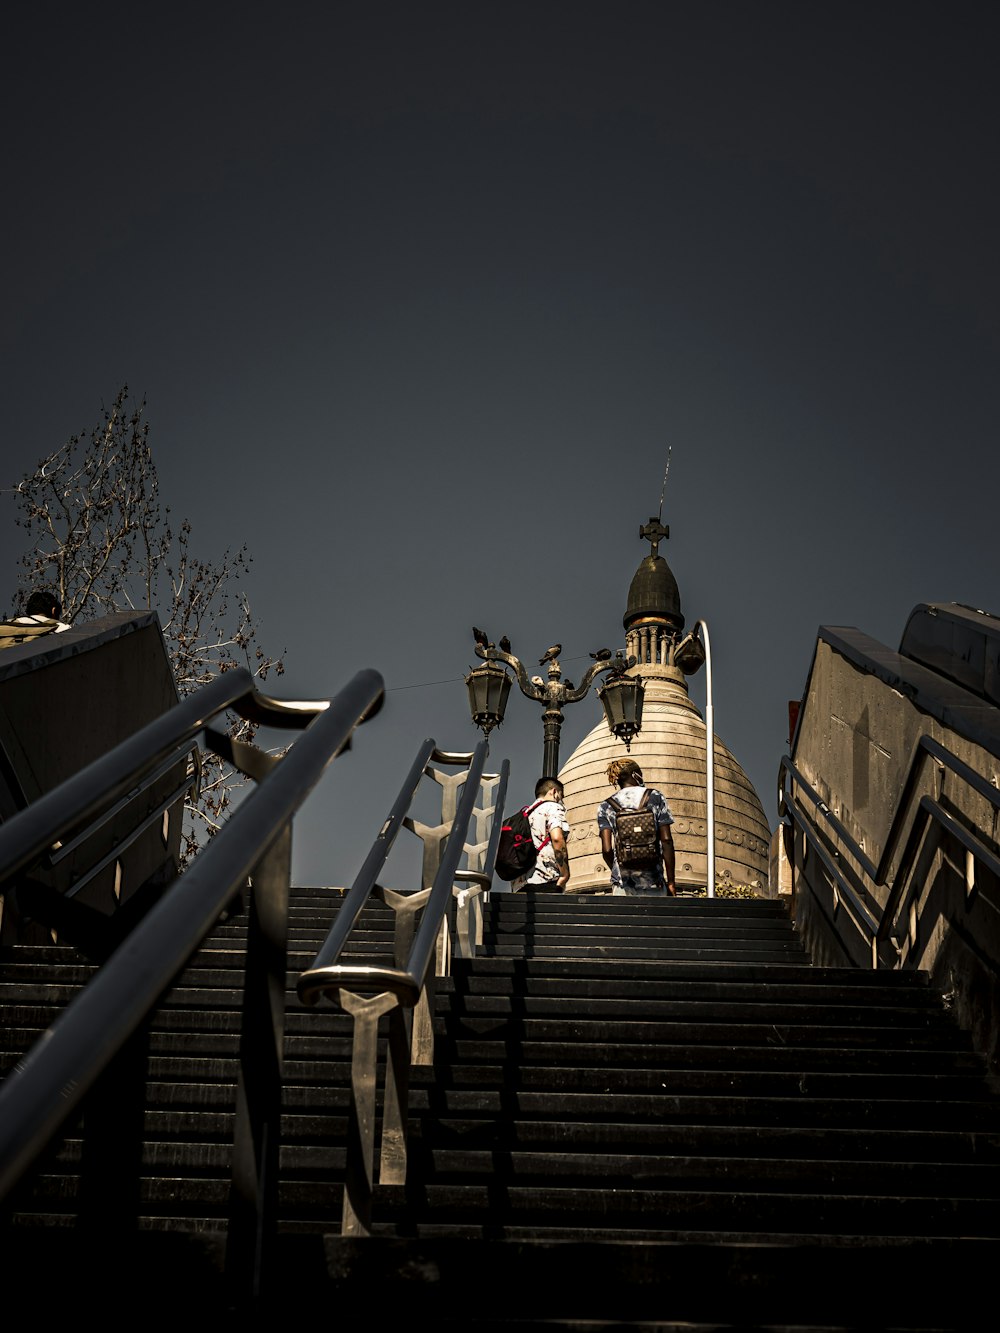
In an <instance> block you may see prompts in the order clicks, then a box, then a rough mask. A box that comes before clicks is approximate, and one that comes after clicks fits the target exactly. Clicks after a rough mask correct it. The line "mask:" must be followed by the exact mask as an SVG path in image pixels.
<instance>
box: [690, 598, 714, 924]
mask: <svg viewBox="0 0 1000 1333" xmlns="http://www.w3.org/2000/svg"><path fill="white" fill-rule="evenodd" d="M695 629H696V630H701V635H702V638H703V640H704V642H705V797H706V803H707V807H708V856H707V863H708V865H707V874H706V877H707V880H708V884H707V888H708V896H709V897H710V898H714V897H715V710H714V708H713V705H712V647H711V644H710V642H709V638H708V626H707V625H706V624H705V622H704V620H699V621H698V623H697V624H696V625H695Z"/></svg>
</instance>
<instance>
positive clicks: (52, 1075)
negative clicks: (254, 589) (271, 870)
mask: <svg viewBox="0 0 1000 1333" xmlns="http://www.w3.org/2000/svg"><path fill="white" fill-rule="evenodd" d="M234 678H235V679H234ZM251 694H253V695H255V696H256V698H255V700H254V707H259V709H260V715H266V716H267V717H268V718H269V719H271V723H270V724H271V725H274V724H275V720H276V719H277V717H279V716H281V717H283V718H284V719H285V725H288V726H295V727H299V726H306V730H305V732H304V734H303V736H302V737H301V739H300V740H299V741H297V742H296V744H295V745H294V746H292V747H291V748H290V750H289V751H288V752H287V753H286V755H285V756H284V757H283V758H282V759H281V760H279V761H278V762H277V763H275V765H274V767H273V768H272V770H271V772H270V773H269V774H268V777H267V780H266V782H265V783H263V784H262V785H261V786H259V787H257V788H255V789H254V790H253V791H251V792H250V793H249V795H248V796H247V797H246V799H245V800H244V801H242V802H241V803H240V805H239V806H238V807H237V808H236V810H235V811H234V812H233V814H232V816H231V817H230V818H229V819H228V820H227V821H226V824H225V825H224V827H223V829H222V830H221V832H220V833H219V834H218V835H217V836H216V837H215V838H213V839H212V841H211V842H210V843H209V844H208V846H207V847H205V848H204V850H203V851H202V852H200V853H199V854H198V856H197V857H196V858H195V860H194V863H193V864H192V866H191V867H190V869H188V870H187V871H186V872H185V873H184V874H183V875H181V876H179V878H178V879H177V880H176V881H175V882H174V884H173V885H172V886H171V888H170V890H169V891H168V892H167V893H166V894H165V895H164V897H163V898H162V899H161V900H160V901H159V902H158V903H157V904H156V906H155V907H153V908H152V909H151V911H150V912H149V913H148V914H147V915H146V916H145V917H144V918H143V920H142V921H141V922H140V924H139V925H138V926H137V927H136V928H135V930H133V931H132V933H131V934H130V935H129V936H128V937H127V938H126V940H125V941H124V943H123V944H122V945H120V947H119V948H118V949H117V950H116V952H115V953H113V954H112V956H111V958H110V959H109V960H108V962H107V963H106V964H105V965H104V966H103V967H102V968H101V970H100V971H99V972H98V973H97V974H96V975H95V976H94V978H93V979H92V980H91V981H90V983H89V984H88V985H87V986H86V987H85V989H84V990H83V991H81V993H80V994H79V995H78V997H77V998H76V999H75V1000H74V1001H73V1003H72V1004H71V1005H70V1006H69V1007H68V1008H67V1009H66V1010H64V1011H63V1013H62V1014H61V1015H60V1016H59V1017H58V1018H57V1019H56V1020H55V1022H54V1023H53V1025H52V1027H51V1028H50V1029H49V1031H48V1032H47V1034H46V1037H45V1040H44V1041H43V1042H41V1043H39V1044H38V1045H37V1046H36V1047H34V1048H33V1049H32V1051H30V1052H29V1053H28V1055H27V1056H26V1057H25V1059H24V1060H23V1061H22V1062H21V1063H20V1064H19V1065H18V1066H17V1067H16V1069H15V1070H14V1072H13V1073H12V1074H11V1075H10V1076H9V1077H8V1078H7V1080H6V1081H5V1082H4V1084H3V1086H2V1087H0V1195H2V1194H3V1193H5V1192H6V1191H7V1190H8V1189H9V1188H10V1187H11V1186H12V1185H13V1184H14V1183H15V1182H16V1181H17V1180H18V1179H19V1178H20V1176H21V1175H22V1174H23V1173H24V1171H25V1170H27V1168H28V1166H30V1165H31V1162H32V1161H33V1160H34V1158H35V1157H36V1156H37V1154H38V1153H39V1152H40V1151H41V1150H42V1149H43V1148H44V1146H45V1144H46V1143H47V1142H48V1141H49V1139H50V1138H51V1137H52V1136H53V1135H54V1134H55V1133H56V1132H57V1131H58V1129H59V1128H60V1127H61V1125H62V1123H63V1122H64V1121H65V1119H66V1117H67V1116H68V1115H69V1114H70V1112H71V1111H73V1110H74V1109H75V1108H76V1107H77V1106H78V1105H79V1103H80V1101H81V1099H82V1098H83V1096H84V1094H85V1093H86V1092H87V1091H88V1090H89V1089H90V1088H91V1087H92V1086H93V1084H94V1083H95V1081H96V1080H97V1078H98V1077H99V1076H100V1074H101V1073H102V1072H103V1071H104V1070H105V1069H106V1068H107V1067H108V1065H109V1064H110V1062H111V1061H112V1059H113V1058H114V1057H115V1055H116V1054H117V1053H118V1052H119V1051H120V1050H121V1049H122V1048H123V1046H124V1044H125V1042H126V1041H127V1040H128V1038H129V1037H130V1036H131V1035H132V1034H133V1033H134V1032H135V1031H136V1030H137V1029H138V1027H139V1025H140V1024H141V1023H142V1021H143V1020H144V1019H145V1017H146V1015H147V1014H148V1013H149V1012H150V1010H152V1009H153V1007H154V1006H155V1005H156V1003H157V1002H158V1001H159V999H160V998H161V996H162V995H163V993H164V991H166V989H167V988H168V987H169V986H170V984H171V983H172V982H173V980H174V978H175V977H176V976H177V974H178V973H179V972H180V970H181V969H182V968H183V967H184V966H185V964H186V963H187V962H188V960H189V959H190V957H191V956H192V954H193V953H194V952H195V951H196V950H197V949H198V948H199V946H200V945H201V943H202V941H203V940H204V938H205V937H206V936H207V935H208V933H209V932H210V931H211V930H212V928H213V927H214V925H215V923H216V921H217V920H218V918H219V915H220V913H221V912H222V911H223V910H224V908H225V907H226V906H227V904H228V903H229V902H230V901H231V899H232V896H233V894H234V893H235V892H237V891H238V890H239V889H240V888H241V887H242V886H243V885H245V884H246V882H247V878H248V876H249V875H250V873H251V871H252V870H253V869H254V867H255V866H256V865H257V864H258V863H259V862H260V860H261V858H262V856H263V855H265V854H266V852H267V851H268V849H269V848H270V847H271V845H272V844H273V843H274V842H275V840H276V839H277V838H279V837H280V836H281V834H282V831H283V830H284V829H286V828H287V826H288V825H289V822H290V820H291V817H292V815H293V814H294V812H295V810H297V809H298V807H299V806H300V805H301V804H302V802H303V800H304V799H305V798H306V796H307V795H308V794H309V792H310V791H311V790H312V789H313V787H314V786H315V785H316V783H317V782H318V781H319V778H320V777H321V776H322V774H323V771H324V770H325V769H326V767H327V765H328V764H329V763H330V762H331V760H332V759H333V758H334V757H335V756H336V755H337V754H339V753H340V752H341V751H342V750H343V749H344V748H345V746H346V745H347V744H348V743H349V741H350V737H351V734H352V732H353V731H354V728H355V727H356V726H357V725H359V723H361V722H363V721H365V720H367V719H368V718H369V717H371V716H373V715H374V713H375V712H377V711H378V708H379V707H380V706H381V702H382V699H383V696H384V684H383V681H382V677H381V676H380V675H379V674H378V672H376V671H373V670H363V671H359V672H358V673H357V674H356V675H355V676H354V677H353V679H352V680H351V681H350V682H349V683H348V684H347V686H345V688H344V689H343V690H341V691H340V692H339V693H338V694H337V695H336V696H335V697H334V698H333V699H332V700H323V701H320V702H318V703H316V704H312V705H294V706H291V707H290V708H288V709H275V708H273V707H272V706H271V705H272V704H274V703H275V702H276V701H274V700H271V699H269V698H267V696H262V695H258V694H257V692H256V691H255V690H254V689H253V683H252V678H251V677H250V674H249V672H239V673H237V672H229V673H227V674H226V675H225V676H223V677H221V678H220V679H219V680H217V681H214V682H212V684H210V685H208V686H206V687H205V689H204V690H201V691H199V693H198V695H195V696H192V697H191V698H190V699H187V700H185V701H184V702H183V703H181V704H179V705H178V706H177V709H175V710H171V714H168V715H166V716H165V717H164V718H159V719H157V720H156V722H154V723H151V724H149V726H147V727H144V728H143V729H142V731H141V732H138V733H137V734H136V735H135V736H133V737H130V738H129V739H128V740H126V741H124V742H123V743H122V744H121V745H120V746H118V747H117V748H116V749H115V750H113V751H111V752H110V754H108V755H106V756H104V757H103V759H101V760H98V761H96V763H94V764H91V765H89V766H88V767H87V768H86V769H83V770H82V771H81V772H80V773H78V774H77V775H76V776H75V777H73V778H70V779H69V780H68V781H67V782H66V783H64V784H62V786H60V787H58V788H56V789H55V790H54V791H53V792H51V793H49V794H48V795H47V796H46V797H43V798H42V799H41V800H39V801H38V802H36V803H35V804H34V805H33V806H30V807H29V808H28V809H27V810H25V811H23V812H21V813H19V814H18V815H16V816H14V818H13V819H11V820H10V821H9V823H8V824H7V825H4V826H3V827H2V828H0V851H2V852H3V854H6V855H9V856H10V857H11V860H12V863H13V865H14V866H15V867H17V868H23V867H24V866H26V865H30V863H31V859H32V854H35V855H37V854H38V853H39V852H44V850H45V849H46V848H47V847H48V846H50V845H51V843H52V841H53V840H54V839H55V838H56V837H58V836H59V834H58V832H57V830H58V829H64V828H68V827H70V826H72V825H73V824H74V823H76V822H79V820H80V819H81V818H82V817H83V816H84V814H85V812H86V811H88V810H95V809H96V810H100V808H101V807H102V804H103V801H102V799H101V798H99V797H97V796H94V795H93V794H92V793H91V791H90V783H92V782H93V781H95V778H96V776H97V775H100V776H101V777H104V778H106V779H107V780H108V785H109V786H110V788H111V789H112V791H113V792H114V794H115V796H116V797H117V795H119V794H120V792H121V791H122V790H127V787H128V784H129V783H130V782H132V781H134V780H135V777H136V775H137V773H138V772H140V771H141V768H142V764H141V763H140V760H139V755H140V754H141V753H144V754H145V756H146V760H147V762H148V763H149V764H151V765H152V764H155V763H157V762H158V761H159V759H160V758H161V757H162V755H163V754H164V752H165V751H166V750H168V749H169V747H170V746H171V745H175V744H176V743H177V741H178V739H179V738H181V739H184V740H187V741H190V740H191V739H193V737H194V736H195V735H196V734H197V733H198V731H199V730H201V729H203V728H204V727H205V726H207V724H208V722H209V721H210V720H211V718H212V717H214V716H215V715H216V714H218V713H219V712H220V711H222V710H223V709H224V708H227V707H233V706H235V705H237V704H245V703H246V700H247V697H248V696H249V695H251ZM279 725H280V723H279ZM103 799H104V800H107V799H108V797H107V792H106V793H105V795H104V798H103ZM39 807H43V809H44V811H45V812H46V813H47V814H48V815H49V819H50V822H49V824H48V826H46V825H45V824H44V822H43V821H42V818H41V816H40V815H39V813H38V809H39ZM22 824H23V825H24V829H22V828H21V827H20V826H21V825H22ZM14 873H15V871H14V870H12V869H10V868H9V867H7V868H5V871H4V879H5V880H9V879H10V878H11V876H12V875H13V874H14Z"/></svg>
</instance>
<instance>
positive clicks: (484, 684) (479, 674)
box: [465, 662, 510, 736]
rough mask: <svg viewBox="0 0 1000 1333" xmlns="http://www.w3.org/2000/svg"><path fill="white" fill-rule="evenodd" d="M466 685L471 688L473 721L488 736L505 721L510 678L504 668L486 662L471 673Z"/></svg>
mask: <svg viewBox="0 0 1000 1333" xmlns="http://www.w3.org/2000/svg"><path fill="white" fill-rule="evenodd" d="M465 683H466V685H467V686H468V687H469V708H470V709H471V711H472V720H473V722H475V724H476V726H477V727H482V729H483V735H484V736H488V735H489V734H490V732H491V731H492V730H493V728H494V727H499V725H500V723H501V722H502V721H503V715H504V710H505V709H506V707H507V696H508V694H510V676H508V675H507V672H506V671H504V669H503V667H502V666H497V665H496V663H495V662H486V663H485V664H484V665H483V666H481V667H476V668H475V669H474V670H473V671H470V672H469V674H468V675H467V676H466V678H465Z"/></svg>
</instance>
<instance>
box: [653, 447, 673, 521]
mask: <svg viewBox="0 0 1000 1333" xmlns="http://www.w3.org/2000/svg"><path fill="white" fill-rule="evenodd" d="M672 448H673V445H670V444H668V445H667V466H666V467H665V468H664V469H663V485H662V486H661V487H660V508H659V512H658V513H657V515H656V517H657V519H658V520H660V521H662V519H663V497H664V495H665V494H666V491H667V473H668V472H669V471H670V450H671V449H672Z"/></svg>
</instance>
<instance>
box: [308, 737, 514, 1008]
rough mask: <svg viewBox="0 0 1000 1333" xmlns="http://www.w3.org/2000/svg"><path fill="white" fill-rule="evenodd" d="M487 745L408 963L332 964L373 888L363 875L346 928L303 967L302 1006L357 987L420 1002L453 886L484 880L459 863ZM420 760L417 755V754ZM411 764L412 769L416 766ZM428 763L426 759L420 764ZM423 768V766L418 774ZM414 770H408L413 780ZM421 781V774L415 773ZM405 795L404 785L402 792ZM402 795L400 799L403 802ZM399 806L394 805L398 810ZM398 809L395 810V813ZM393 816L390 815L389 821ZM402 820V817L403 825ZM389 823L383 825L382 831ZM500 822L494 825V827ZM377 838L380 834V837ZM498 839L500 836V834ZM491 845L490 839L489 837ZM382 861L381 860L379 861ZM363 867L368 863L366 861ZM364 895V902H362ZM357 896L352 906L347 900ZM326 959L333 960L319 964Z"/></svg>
mask: <svg viewBox="0 0 1000 1333" xmlns="http://www.w3.org/2000/svg"><path fill="white" fill-rule="evenodd" d="M487 751H488V746H487V743H486V741H480V743H479V745H478V746H477V747H476V749H475V751H474V752H473V753H472V755H471V764H470V767H469V770H468V773H467V775H466V781H465V786H464V788H463V791H462V800H461V802H460V804H459V807H458V809H457V811H456V813H455V822H454V824H453V826H452V831H451V833H450V834H449V837H448V842H447V844H446V846H445V850H444V853H443V855H442V857H441V863H440V865H439V866H438V870H437V874H436V875H435V876H434V883H433V885H432V886H431V890H430V896H429V897H428V899H427V902H426V904H425V905H424V910H423V915H422V916H421V920H420V925H419V926H418V928H417V931H416V934H415V936H414V939H413V943H412V944H411V946H410V950H409V954H408V957H407V960H406V963H405V965H404V966H403V967H391V968H390V967H379V966H374V965H370V964H356V963H355V964H351V963H347V964H345V963H337V962H336V961H334V960H335V959H336V958H338V957H339V955H340V953H341V951H342V950H343V947H344V944H345V943H346V940H347V937H348V935H349V933H350V928H352V927H353V925H354V923H355V921H356V920H357V917H358V915H359V914H360V911H361V908H362V907H363V906H364V902H365V900H366V899H367V896H368V893H369V892H370V889H371V883H373V882H374V877H372V880H371V883H369V885H368V888H367V889H366V888H365V881H364V880H363V879H362V877H361V875H359V876H358V879H356V880H355V882H354V885H353V886H352V888H351V895H349V897H348V900H347V901H346V902H345V903H344V906H343V907H342V908H341V912H340V913H339V914H338V921H339V916H340V915H342V914H343V912H344V911H345V910H347V911H348V912H349V915H350V923H349V926H348V927H347V928H346V929H345V930H343V931H340V930H338V926H337V923H336V922H335V923H334V927H333V929H332V930H331V932H330V935H329V936H328V937H327V939H326V941H325V942H324V945H323V947H322V948H321V949H320V951H319V953H318V954H317V955H316V959H315V960H314V962H313V963H312V964H311V965H310V966H309V967H308V968H306V970H305V971H304V972H303V973H302V974H301V975H300V977H299V980H298V983H297V985H296V990H297V991H298V995H299V998H300V999H301V1000H302V1001H303V1003H304V1004H310V1005H312V1004H315V1003H316V1002H317V1000H318V999H319V998H320V996H322V995H329V994H332V993H335V992H336V991H339V990H342V989H345V988H348V987H351V986H356V987H360V988H361V989H364V990H373V989H383V990H386V991H389V992H391V993H392V994H393V995H395V996H396V997H397V998H398V999H399V1001H400V1003H401V1004H404V1005H407V1006H409V1007H412V1006H413V1005H415V1004H416V1003H417V1001H418V1000H419V998H420V993H421V991H422V990H423V987H424V983H425V981H426V979H427V974H428V972H429V970H430V965H431V962H432V961H433V958H434V949H435V945H436V942H437V938H438V935H439V933H440V930H441V923H442V921H443V920H444V916H445V912H446V911H447V908H448V904H449V903H450V901H451V891H452V886H453V884H455V882H456V881H458V880H460V879H466V880H469V879H472V877H473V876H474V877H475V878H474V880H473V882H477V883H478V882H480V881H481V880H482V879H483V878H484V876H483V875H482V874H481V873H480V872H478V871H460V870H459V869H458V863H459V861H460V860H461V857H462V854H463V852H464V850H465V835H466V831H467V829H468V827H469V823H470V821H471V819H472V814H473V811H474V809H475V805H476V801H477V799H478V796H479V784H480V781H481V779H482V777H483V769H484V768H485V765H486V755H487ZM434 753H435V757H436V758H438V759H439V760H440V761H441V762H443V763H455V762H464V760H465V759H466V757H467V756H465V755H461V756H456V755H453V754H447V753H444V752H442V751H437V750H435V752H434ZM418 759H419V755H418ZM416 762H417V761H414V767H416ZM424 762H425V763H426V760H425V761H424ZM422 768H423V765H421V771H422ZM412 772H413V770H412V769H411V775H412ZM418 777H419V774H418ZM405 790H406V788H405V786H404V791H405ZM402 795H403V794H402V793H401V794H400V798H399V800H402ZM399 800H398V801H397V806H398V805H399ZM395 809H396V807H394V810H395ZM391 818H392V816H390V820H391ZM401 818H402V816H400V821H401ZM390 820H387V821H386V825H384V826H383V829H385V828H386V827H387V826H388V825H389V823H390ZM499 822H500V821H497V820H495V821H494V823H499ZM379 836H380V837H381V834H380V835H379ZM498 836H499V834H498ZM491 841H492V838H491ZM377 849H378V847H377V844H376V848H373V851H372V853H370V854H369V859H371V857H372V856H373V855H374V854H375V852H376V851H377ZM383 859H384V858H383ZM366 865H367V862H366ZM362 893H364V898H362V896H361V895H362ZM352 895H356V896H355V901H354V902H353V903H352V902H351V901H350V898H351V896H352ZM325 959H330V960H331V961H329V962H326V961H321V960H325Z"/></svg>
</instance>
